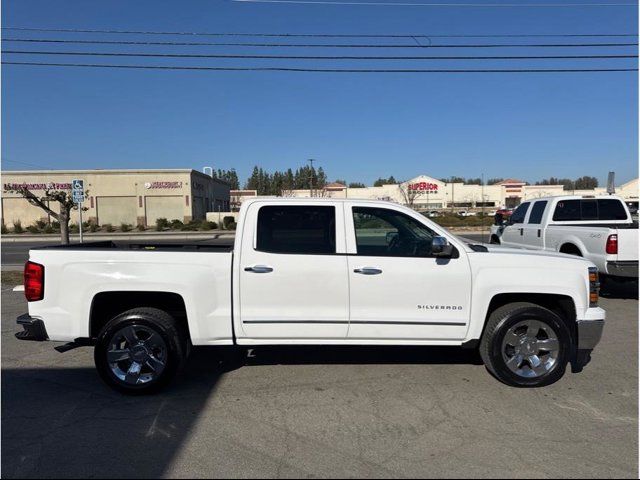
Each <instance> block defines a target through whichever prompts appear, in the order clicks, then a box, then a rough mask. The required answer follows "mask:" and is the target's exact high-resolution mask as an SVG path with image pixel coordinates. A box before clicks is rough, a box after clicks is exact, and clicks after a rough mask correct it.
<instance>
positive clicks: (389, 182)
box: [373, 175, 398, 187]
mask: <svg viewBox="0 0 640 480" xmlns="http://www.w3.org/2000/svg"><path fill="white" fill-rule="evenodd" d="M397 183H398V182H397V181H396V179H395V178H393V175H391V176H390V177H389V178H378V180H376V181H375V182H373V186H374V187H381V186H383V185H395V184H397Z"/></svg>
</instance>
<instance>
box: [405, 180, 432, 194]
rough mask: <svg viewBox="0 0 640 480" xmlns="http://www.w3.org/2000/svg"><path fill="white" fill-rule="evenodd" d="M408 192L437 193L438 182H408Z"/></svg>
mask: <svg viewBox="0 0 640 480" xmlns="http://www.w3.org/2000/svg"><path fill="white" fill-rule="evenodd" d="M409 192H411V193H417V194H421V193H438V184H437V183H431V182H416V183H410V184H409Z"/></svg>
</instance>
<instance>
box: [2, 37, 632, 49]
mask: <svg viewBox="0 0 640 480" xmlns="http://www.w3.org/2000/svg"><path fill="white" fill-rule="evenodd" d="M2 41H3V42H12V43H13V42H15V43H61V44H84V45H165V46H167V45H169V46H219V47H304V48H307V47H311V48H505V47H507V48H574V47H637V46H638V43H637V42H635V43H630V42H629V43H537V44H517V43H515V44H514V43H495V44H491V43H488V44H487V43H485V44H441V45H432V44H429V45H413V44H412V45H398V44H364V43H355V44H345V43H342V44H322V43H310V44H301V43H219V42H143V41H131V40H60V39H50V38H47V39H42V38H40V39H36V38H4V39H2Z"/></svg>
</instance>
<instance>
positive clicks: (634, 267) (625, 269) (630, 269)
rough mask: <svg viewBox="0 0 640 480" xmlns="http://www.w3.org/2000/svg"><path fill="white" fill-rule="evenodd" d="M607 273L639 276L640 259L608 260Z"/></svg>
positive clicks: (616, 275) (614, 275)
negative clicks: (639, 261) (639, 264)
mask: <svg viewBox="0 0 640 480" xmlns="http://www.w3.org/2000/svg"><path fill="white" fill-rule="evenodd" d="M607 274H609V275H611V276H613V277H636V278H637V277H638V261H637V260H630V261H625V262H607Z"/></svg>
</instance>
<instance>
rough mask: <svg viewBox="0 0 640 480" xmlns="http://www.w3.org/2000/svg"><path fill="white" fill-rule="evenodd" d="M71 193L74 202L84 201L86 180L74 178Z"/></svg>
mask: <svg viewBox="0 0 640 480" xmlns="http://www.w3.org/2000/svg"><path fill="white" fill-rule="evenodd" d="M71 195H72V197H73V201H74V203H82V202H84V181H83V180H72V181H71Z"/></svg>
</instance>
